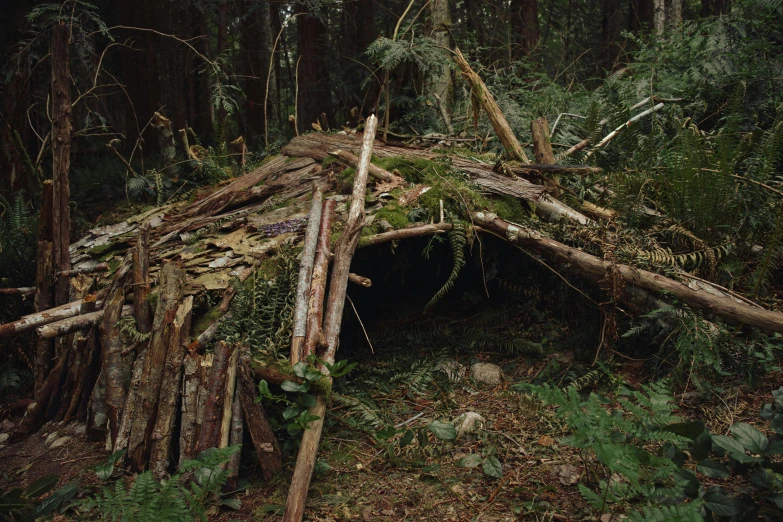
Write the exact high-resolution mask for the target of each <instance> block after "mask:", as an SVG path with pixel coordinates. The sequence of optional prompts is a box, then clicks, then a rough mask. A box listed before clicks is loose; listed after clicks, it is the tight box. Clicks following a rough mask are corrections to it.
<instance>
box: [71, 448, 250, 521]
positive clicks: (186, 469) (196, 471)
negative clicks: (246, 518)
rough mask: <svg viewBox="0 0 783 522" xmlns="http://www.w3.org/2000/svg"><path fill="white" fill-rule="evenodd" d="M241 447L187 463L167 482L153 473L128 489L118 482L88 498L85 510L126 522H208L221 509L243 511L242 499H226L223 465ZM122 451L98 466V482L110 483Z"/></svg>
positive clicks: (208, 453)
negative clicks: (223, 495) (213, 512)
mask: <svg viewBox="0 0 783 522" xmlns="http://www.w3.org/2000/svg"><path fill="white" fill-rule="evenodd" d="M239 449H240V446H229V447H227V448H220V449H217V448H212V449H209V450H206V451H204V452H202V453H201V454H199V456H198V458H197V459H195V460H188V461H185V462H183V463H182V465H181V466H180V468H179V471H177V472H176V473H175V474H174V475H172V476H171V477H170V478H169V479H168V480H157V479H156V478H155V477H153V475H152V472H150V471H145V472H143V473H140V474H139V475H137V476H136V478H135V479H134V480H133V482H132V483H131V484H130V485H129V486H128V485H126V483H125V481H123V480H122V479H118V480H116V482H114V486H113V487H108V486H106V487H103V488H101V490H100V492H99V493H98V494H97V495H96V496H95V497H92V498H88V499H86V500H84V501H83V502H82V503H81V508H82V509H83V510H85V511H94V512H97V513H99V514H100V515H101V517H102V518H105V519H108V520H112V521H122V522H136V521H138V522H142V521H144V522H146V521H150V522H151V521H156V522H185V521H188V522H190V521H192V520H207V515H208V514H209V513H210V512H212V511H215V510H217V509H218V508H219V507H220V506H226V507H229V508H231V509H239V508H240V506H241V501H240V500H239V499H237V498H228V499H225V498H223V497H222V493H221V488H222V487H223V485H224V484H225V483H226V478H227V471H226V470H225V469H224V467H223V464H225V463H226V462H228V460H229V458H230V457H231V455H232V454H234V453H236V452H237V451H239ZM123 452H124V450H123V451H122V452H117V453H114V454H112V455H111V457H109V460H108V461H107V462H106V463H104V464H101V465H99V466H97V467H96V469H95V473H96V475H97V476H98V478H99V479H101V480H104V481H107V480H109V479H111V477H112V474H113V471H114V464H115V463H116V462H117V461H118V460H119V459H120V458H121V457H122V454H123Z"/></svg>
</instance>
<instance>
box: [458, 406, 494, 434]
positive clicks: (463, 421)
mask: <svg viewBox="0 0 783 522" xmlns="http://www.w3.org/2000/svg"><path fill="white" fill-rule="evenodd" d="M485 422H486V421H485V420H484V417H482V416H481V415H479V414H478V413H476V412H475V411H469V412H467V413H463V414H462V415H460V416H459V417H457V418H456V419H454V427H456V428H457V437H461V436H463V435H467V434H469V433H474V432H475V431H476V430H478V429H479V428H480V427H482V426H483V425H484V423H485Z"/></svg>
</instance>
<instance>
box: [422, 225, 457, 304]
mask: <svg viewBox="0 0 783 522" xmlns="http://www.w3.org/2000/svg"><path fill="white" fill-rule="evenodd" d="M466 242H467V236H466V235H465V227H464V226H462V225H459V224H457V225H454V228H453V229H452V230H451V231H450V232H449V244H450V245H451V253H452V255H453V257H454V266H453V268H452V269H451V274H449V278H448V279H447V280H446V282H445V283H444V285H443V286H442V287H441V289H440V290H438V291H437V292H436V293H435V295H434V296H433V297H432V299H430V301H429V302H428V303H427V305H426V306H425V307H424V310H425V311H426V310H428V309H429V308H431V307H432V306H434V305H435V304H436V303H437V302H438V301H440V300H441V299H442V298H443V296H444V295H446V293H447V292H448V291H449V290H451V289H452V288H453V287H454V282H455V281H456V280H457V277H458V276H459V273H460V271H461V270H462V267H464V266H465V243H466Z"/></svg>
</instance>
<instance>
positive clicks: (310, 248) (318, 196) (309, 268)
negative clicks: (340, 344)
mask: <svg viewBox="0 0 783 522" xmlns="http://www.w3.org/2000/svg"><path fill="white" fill-rule="evenodd" d="M322 211H323V194H322V193H321V190H320V189H319V188H318V187H317V186H316V187H313V201H312V204H311V205H310V217H309V219H308V221H307V230H306V231H305V236H304V246H303V248H302V260H301V261H300V262H299V281H298V283H297V287H296V301H295V304H294V328H293V336H292V341H291V356H290V358H289V359H290V361H291V366H293V365H295V364H296V363H298V362H299V361H300V360H301V359H302V347H303V345H304V339H305V333H307V301H308V299H307V298H308V295H309V293H310V281H311V280H312V277H313V263H314V262H315V248H316V246H317V243H318V229H319V228H320V227H321V213H322Z"/></svg>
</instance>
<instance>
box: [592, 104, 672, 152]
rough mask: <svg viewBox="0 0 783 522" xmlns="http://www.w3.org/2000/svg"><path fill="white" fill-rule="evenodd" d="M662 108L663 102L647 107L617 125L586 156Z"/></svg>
mask: <svg viewBox="0 0 783 522" xmlns="http://www.w3.org/2000/svg"><path fill="white" fill-rule="evenodd" d="M661 109H663V103H659V104H657V105H655V106H653V107H651V108H649V109H647V110H646V111H642V112H640V113H639V114H637V115H636V116H634V117H633V118H631V119H630V120H628V121H626V122H625V123H623V124H622V125H620V126H619V127H617V128H616V129H615V130H613V131H612V132H610V133H609V134H607V135H606V136H604V137H603V139H602V140H601V141H599V142H598V143H596V145H595V148H593V150H591V151H589V152H588V153H587V155H586V156H585V158H589V157H590V156H592V155H593V154H595V151H596V149H600V148H601V147H604V146H606V144H607V143H609V142H610V141H612V140H613V139H615V138H616V137H617V135H618V134H620V132H622V131H623V130H624V129H627V128H628V127H630V126H631V125H633V124H634V123H636V122H637V121H639V120H641V119H642V118H644V117H645V116H649V115H650V114H652V113H654V112H655V111H658V110H661Z"/></svg>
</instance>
